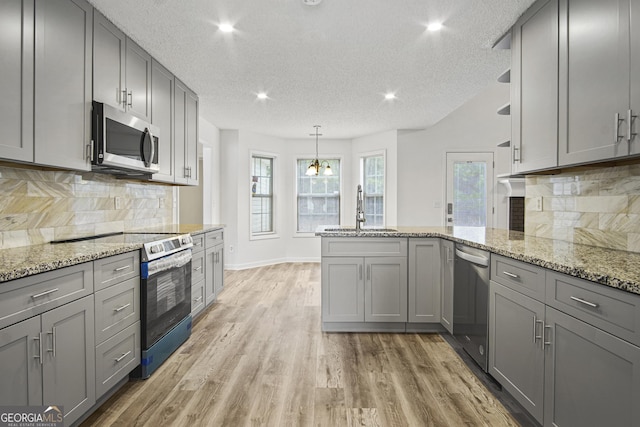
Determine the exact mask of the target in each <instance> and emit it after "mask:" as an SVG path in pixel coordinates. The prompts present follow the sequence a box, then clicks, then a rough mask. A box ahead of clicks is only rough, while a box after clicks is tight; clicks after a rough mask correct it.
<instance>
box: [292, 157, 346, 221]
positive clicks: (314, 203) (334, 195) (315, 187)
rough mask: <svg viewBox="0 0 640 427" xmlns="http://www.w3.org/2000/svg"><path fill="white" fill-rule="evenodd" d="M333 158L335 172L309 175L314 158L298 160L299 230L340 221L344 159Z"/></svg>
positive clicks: (332, 163)
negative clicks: (341, 160)
mask: <svg viewBox="0 0 640 427" xmlns="http://www.w3.org/2000/svg"><path fill="white" fill-rule="evenodd" d="M324 161H327V162H329V166H331V171H332V172H333V174H332V175H323V174H322V169H321V170H320V174H318V175H311V176H309V175H306V173H307V169H308V167H309V164H310V163H311V162H312V159H298V162H297V164H296V186H297V190H296V191H297V209H296V210H297V231H298V232H299V233H313V232H315V231H316V229H317V228H318V226H320V225H340V185H341V182H340V179H341V171H340V159H328V160H323V162H324Z"/></svg>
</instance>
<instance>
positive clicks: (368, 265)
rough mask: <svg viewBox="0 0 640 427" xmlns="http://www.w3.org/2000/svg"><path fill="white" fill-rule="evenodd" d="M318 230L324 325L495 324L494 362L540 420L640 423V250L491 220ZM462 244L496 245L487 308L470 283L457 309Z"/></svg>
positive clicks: (492, 369) (494, 370) (396, 328)
mask: <svg viewBox="0 0 640 427" xmlns="http://www.w3.org/2000/svg"><path fill="white" fill-rule="evenodd" d="M316 235H317V236H321V237H322V278H321V283H322V327H323V330H325V331H329V332H372V331H377V332H400V333H402V332H428V331H443V330H444V329H446V330H448V331H449V332H451V333H454V332H453V331H454V330H456V332H455V333H454V336H457V335H458V334H459V330H460V329H464V328H468V325H470V324H474V325H477V324H480V325H486V327H485V328H484V329H486V332H485V334H486V335H488V344H487V345H488V347H483V348H480V353H481V354H487V353H488V369H487V372H488V373H489V374H490V375H491V376H492V377H493V378H495V379H496V380H497V381H498V382H499V383H500V384H501V385H502V386H503V387H504V388H505V389H506V390H507V391H508V392H509V393H510V394H511V395H512V396H513V397H514V398H515V399H516V400H517V401H518V402H519V403H520V404H521V405H522V406H523V407H524V408H525V409H526V410H527V411H528V412H529V413H530V414H531V415H532V416H533V417H534V418H535V419H536V420H537V421H538V422H539V423H541V424H543V422H544V425H547V424H548V422H547V420H553V422H554V423H555V424H554V425H563V424H565V423H563V421H562V420H565V421H566V420H571V424H572V425H637V420H638V419H640V416H639V413H638V409H637V408H638V406H637V405H636V402H637V401H638V399H640V276H639V274H638V272H640V254H638V253H634V252H626V251H619V250H612V249H606V248H599V247H593V246H587V245H580V244H575V243H570V242H566V241H559V240H551V239H544V238H536V237H532V236H528V235H524V234H523V233H520V232H513V231H508V230H497V229H489V228H460V227H430V228H413V227H412V228H409V227H398V228H397V229H384V230H374V229H369V230H363V231H360V232H356V231H355V229H353V228H351V229H349V228H329V227H325V228H322V229H319V230H318V231H317V232H316ZM457 244H464V245H466V246H470V247H473V248H477V249H483V250H485V251H488V252H490V253H491V254H490V263H486V264H485V265H486V267H485V270H486V269H487V267H488V268H489V269H490V271H489V273H488V276H490V281H489V287H488V304H484V306H482V305H478V304H477V300H476V296H477V294H476V293H475V292H476V291H475V288H474V287H471V286H470V287H469V288H463V289H462V293H466V292H469V295H462V296H463V297H464V298H466V300H467V301H471V302H473V301H474V300H475V301H476V304H472V303H469V304H467V305H464V304H463V306H462V308H461V309H460V310H459V311H454V309H453V307H454V299H455V300H456V301H458V298H459V297H460V295H459V294H460V293H461V292H460V290H459V289H457V286H458V278H457V277H456V279H455V287H456V289H454V279H453V272H454V266H453V264H454V262H455V265H456V267H455V273H456V276H458V274H459V273H466V271H465V270H458V268H457V264H458V258H457V256H458V255H457ZM454 252H455V253H456V257H455V261H454V255H453V254H454ZM478 289H479V288H478ZM478 292H480V291H478ZM483 292H484V293H485V295H486V293H487V290H484V291H483ZM484 301H486V298H485V299H484ZM457 307H458V304H457V303H456V310H458V308H457ZM487 314H488V315H487ZM478 317H484V318H485V319H486V320H485V321H484V323H481V322H473V320H474V319H477V318H478ZM457 328H459V329H457ZM465 334H468V335H467V339H468V337H469V336H471V337H472V338H473V335H474V334H475V332H474V331H471V332H467V331H466V330H465V331H464V332H463V333H462V336H463V337H464V336H465ZM549 425H550V424H549Z"/></svg>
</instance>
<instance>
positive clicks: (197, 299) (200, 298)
mask: <svg viewBox="0 0 640 427" xmlns="http://www.w3.org/2000/svg"><path fill="white" fill-rule="evenodd" d="M193 301H194V302H200V301H202V295H200V296H199V297H198V298H196V299H194V300H193Z"/></svg>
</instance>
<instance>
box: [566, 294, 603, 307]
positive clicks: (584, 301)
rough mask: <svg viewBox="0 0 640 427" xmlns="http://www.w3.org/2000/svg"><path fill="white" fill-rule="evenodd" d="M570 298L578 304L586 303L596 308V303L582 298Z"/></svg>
mask: <svg viewBox="0 0 640 427" xmlns="http://www.w3.org/2000/svg"><path fill="white" fill-rule="evenodd" d="M571 299H572V300H574V301H576V302H579V303H580V304H584V305H588V306H589V307H593V308H598V304H596V303H593V302H589V301H586V300H583V299H582V298H578V297H574V296H572V297H571Z"/></svg>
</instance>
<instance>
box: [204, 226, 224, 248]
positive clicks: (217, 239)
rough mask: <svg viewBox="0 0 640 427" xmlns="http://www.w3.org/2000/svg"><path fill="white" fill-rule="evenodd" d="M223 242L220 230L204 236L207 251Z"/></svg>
mask: <svg viewBox="0 0 640 427" xmlns="http://www.w3.org/2000/svg"><path fill="white" fill-rule="evenodd" d="M223 241H224V236H223V234H222V230H218V231H210V232H208V233H207V234H206V245H205V247H206V248H207V249H209V248H212V247H214V246H215V245H219V244H220V243H222V242H223Z"/></svg>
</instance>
